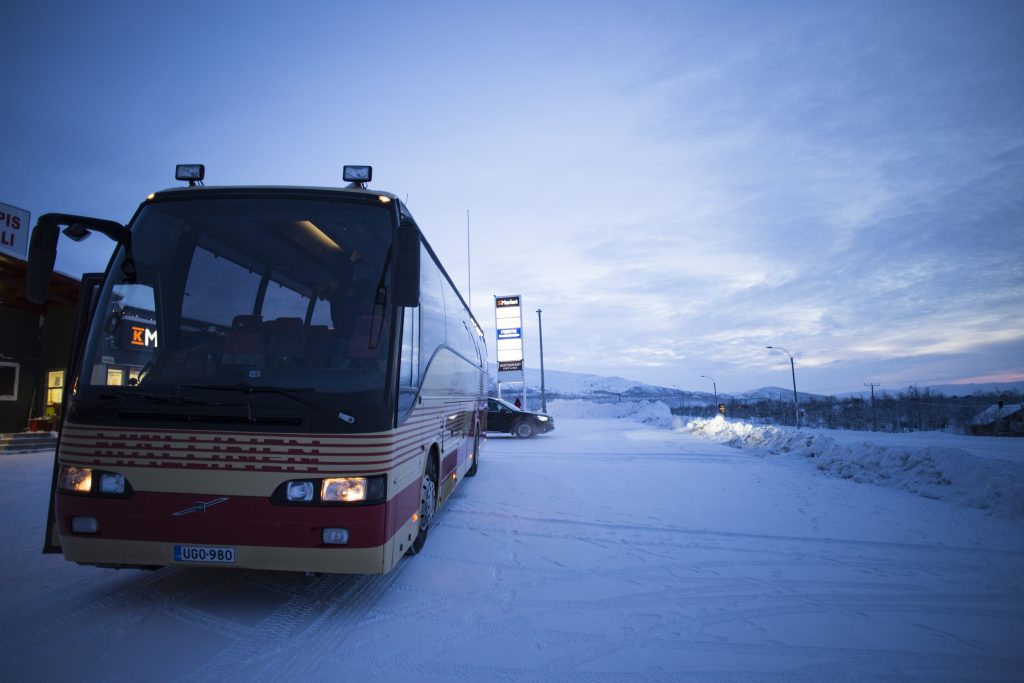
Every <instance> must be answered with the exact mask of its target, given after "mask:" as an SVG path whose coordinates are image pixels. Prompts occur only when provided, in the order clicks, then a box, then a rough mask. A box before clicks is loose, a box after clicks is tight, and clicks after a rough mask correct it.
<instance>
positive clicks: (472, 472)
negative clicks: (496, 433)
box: [466, 425, 480, 477]
mask: <svg viewBox="0 0 1024 683" xmlns="http://www.w3.org/2000/svg"><path fill="white" fill-rule="evenodd" d="M473 432H474V434H473V464H472V465H470V467H469V469H468V470H466V476H467V477H475V476H476V468H477V466H478V465H479V464H480V425H477V426H476V429H474V430H473Z"/></svg>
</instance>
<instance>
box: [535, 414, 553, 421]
mask: <svg viewBox="0 0 1024 683" xmlns="http://www.w3.org/2000/svg"><path fill="white" fill-rule="evenodd" d="M550 419H551V418H550V417H548V416H547V415H538V416H537V422H547V421H548V420H550Z"/></svg>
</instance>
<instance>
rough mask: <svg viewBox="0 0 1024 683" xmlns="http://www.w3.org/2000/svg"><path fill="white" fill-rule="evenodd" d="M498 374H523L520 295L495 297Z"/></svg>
mask: <svg viewBox="0 0 1024 683" xmlns="http://www.w3.org/2000/svg"><path fill="white" fill-rule="evenodd" d="M494 327H495V329H496V330H497V336H498V341H497V344H496V349H495V350H496V352H497V355H498V373H499V374H500V373H504V372H514V373H519V374H521V373H522V372H523V315H522V306H521V305H520V299H519V295H518V294H514V295H507V296H497V297H494Z"/></svg>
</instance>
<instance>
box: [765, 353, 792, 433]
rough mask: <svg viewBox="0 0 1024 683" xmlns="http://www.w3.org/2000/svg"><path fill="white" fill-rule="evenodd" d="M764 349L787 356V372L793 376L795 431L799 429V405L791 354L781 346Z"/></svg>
mask: <svg viewBox="0 0 1024 683" xmlns="http://www.w3.org/2000/svg"><path fill="white" fill-rule="evenodd" d="M765 348H766V349H772V350H775V351H782V352H784V353H785V354H786V355H787V356H789V371H790V372H791V373H792V374H793V417H794V421H795V424H796V427H797V429H799V428H800V404H799V402H798V401H797V398H796V364H795V363H794V362H793V354H791V353H790V352H789V351H786V349H784V348H782V347H781V346H766V347H765Z"/></svg>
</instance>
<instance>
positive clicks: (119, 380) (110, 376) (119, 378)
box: [107, 368, 124, 387]
mask: <svg viewBox="0 0 1024 683" xmlns="http://www.w3.org/2000/svg"><path fill="white" fill-rule="evenodd" d="M123 384H124V370H122V369H121V368H107V385H108V386H113V387H119V386H122V385H123Z"/></svg>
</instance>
